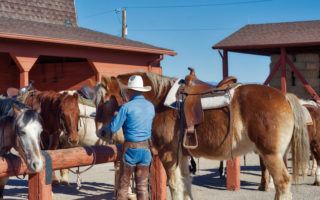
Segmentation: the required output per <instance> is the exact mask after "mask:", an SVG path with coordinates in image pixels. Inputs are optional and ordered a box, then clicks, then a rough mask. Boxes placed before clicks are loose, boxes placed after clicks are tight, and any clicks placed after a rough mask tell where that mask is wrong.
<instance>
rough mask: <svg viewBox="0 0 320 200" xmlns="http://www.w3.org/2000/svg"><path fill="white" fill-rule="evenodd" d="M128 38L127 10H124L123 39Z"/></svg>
mask: <svg viewBox="0 0 320 200" xmlns="http://www.w3.org/2000/svg"><path fill="white" fill-rule="evenodd" d="M126 37H127V12H126V9H125V8H123V9H122V38H126Z"/></svg>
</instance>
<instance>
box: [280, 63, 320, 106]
mask: <svg viewBox="0 0 320 200" xmlns="http://www.w3.org/2000/svg"><path fill="white" fill-rule="evenodd" d="M286 62H287V63H288V65H289V66H290V68H291V69H292V71H293V73H294V74H295V75H296V76H297V77H298V79H299V80H300V81H301V82H302V83H303V85H304V87H305V89H306V90H307V92H308V93H309V94H310V95H311V97H312V98H313V99H314V100H315V101H317V102H318V103H320V98H319V95H318V94H317V92H316V91H315V90H314V89H313V88H312V87H311V86H310V84H309V83H308V81H307V80H306V79H305V78H304V77H303V75H302V74H301V73H300V72H299V70H298V69H297V68H296V66H295V65H294V64H293V62H292V61H291V60H290V59H289V58H288V57H287V58H286Z"/></svg>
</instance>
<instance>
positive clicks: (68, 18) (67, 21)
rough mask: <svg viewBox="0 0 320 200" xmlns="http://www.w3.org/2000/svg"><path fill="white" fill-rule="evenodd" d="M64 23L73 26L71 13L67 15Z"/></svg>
mask: <svg viewBox="0 0 320 200" xmlns="http://www.w3.org/2000/svg"><path fill="white" fill-rule="evenodd" d="M64 25H65V26H66V27H71V26H72V22H71V19H70V15H68V16H67V19H66V21H64Z"/></svg>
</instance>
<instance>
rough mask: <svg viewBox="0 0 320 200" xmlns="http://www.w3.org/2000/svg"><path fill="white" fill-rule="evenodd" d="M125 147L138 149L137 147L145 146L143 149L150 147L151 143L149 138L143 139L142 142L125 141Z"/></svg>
mask: <svg viewBox="0 0 320 200" xmlns="http://www.w3.org/2000/svg"><path fill="white" fill-rule="evenodd" d="M123 147H124V149H127V148H132V149H137V148H143V149H149V148H150V144H149V141H148V140H145V141H141V142H127V141H126V142H124V144H123Z"/></svg>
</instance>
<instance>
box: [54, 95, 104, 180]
mask: <svg viewBox="0 0 320 200" xmlns="http://www.w3.org/2000/svg"><path fill="white" fill-rule="evenodd" d="M65 92H66V93H68V94H69V95H75V94H77V95H78V107H79V110H80V115H79V117H80V118H79V122H78V137H79V143H78V145H77V146H97V145H107V144H109V141H106V140H103V139H101V138H99V137H98V135H97V128H96V123H95V117H94V115H95V113H96V106H95V105H94V104H91V103H90V102H88V100H86V99H83V97H81V96H80V95H79V94H78V93H77V91H75V90H70V91H61V92H60V93H62V94H63V93H65ZM60 144H61V148H70V147H74V145H70V143H69V142H68V141H67V140H66V137H65V136H64V133H63V134H61V135H60ZM60 173H61V179H60V183H61V184H63V185H69V169H62V170H61V171H60Z"/></svg>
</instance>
